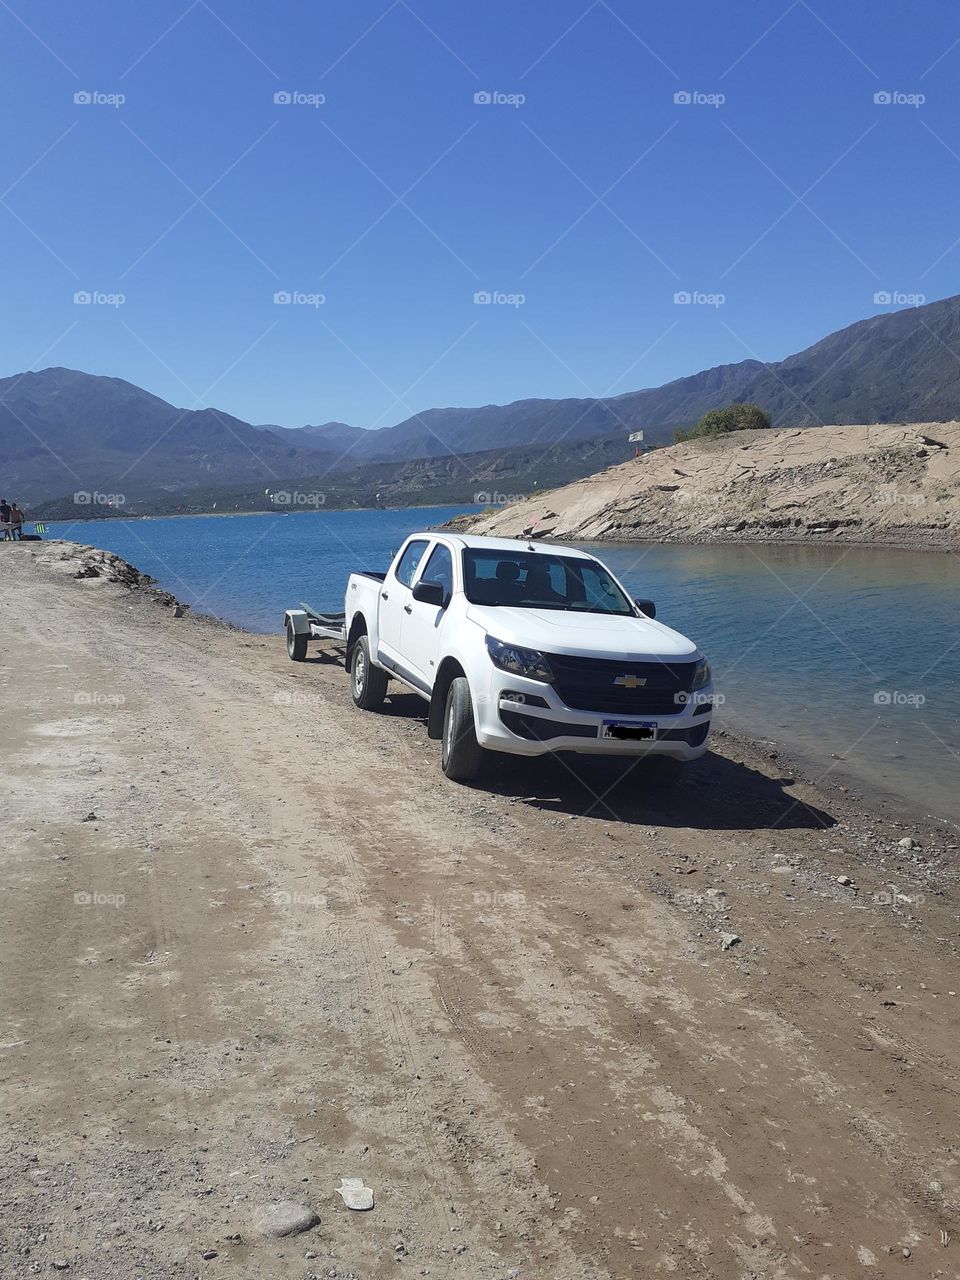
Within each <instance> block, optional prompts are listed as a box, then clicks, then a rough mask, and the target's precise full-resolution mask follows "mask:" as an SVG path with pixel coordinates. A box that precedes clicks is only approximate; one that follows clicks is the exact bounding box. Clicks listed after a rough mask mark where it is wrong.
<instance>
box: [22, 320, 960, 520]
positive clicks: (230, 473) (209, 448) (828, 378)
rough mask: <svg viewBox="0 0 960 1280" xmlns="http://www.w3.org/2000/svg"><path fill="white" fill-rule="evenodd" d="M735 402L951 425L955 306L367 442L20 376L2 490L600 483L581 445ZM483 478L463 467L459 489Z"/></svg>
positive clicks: (834, 419) (606, 451) (431, 416)
mask: <svg viewBox="0 0 960 1280" xmlns="http://www.w3.org/2000/svg"><path fill="white" fill-rule="evenodd" d="M734 400H751V401H755V402H757V403H758V404H761V405H762V406H763V407H764V408H765V409H766V410H767V411H768V412H769V413H770V414H771V416H772V418H773V421H774V424H775V425H777V426H815V425H822V424H824V423H828V424H837V425H844V424H851V423H872V422H898V421H899V422H903V421H924V422H936V421H948V420H952V419H955V418H957V417H958V416H960V297H952V298H946V299H943V300H941V301H939V302H933V303H929V304H927V305H925V306H922V307H911V308H909V309H907V310H904V311H897V312H884V313H883V314H880V315H877V316H874V317H871V318H870V319H867V320H862V321H860V322H859V323H857V324H854V325H850V326H849V327H847V328H845V329H841V330H839V331H838V332H836V333H833V334H830V335H829V336H828V337H826V338H824V339H823V340H822V341H820V342H818V343H816V344H815V345H814V346H812V347H809V348H808V349H807V350H805V351H802V352H800V353H799V354H797V355H793V356H790V357H788V358H787V359H785V360H781V361H776V362H771V363H764V362H761V361H758V360H745V361H742V362H740V363H738V364H729V365H721V366H719V367H717V368H713V369H707V370H704V371H703V372H701V373H697V374H693V375H692V376H690V377H685V378H680V379H677V380H675V381H673V382H669V383H666V384H665V385H664V386H661V387H656V388H648V389H645V390H641V391H634V392H629V393H627V394H625V395H620V396H616V397H612V398H608V399H596V400H591V399H563V400H542V399H537V400H519V401H516V402H515V403H513V404H508V405H486V406H483V407H480V408H445V409H444V408H435V409H427V410H425V411H424V412H422V413H418V414H415V415H413V416H412V417H410V418H407V419H406V420H405V421H403V422H400V423H398V424H397V425H396V426H392V427H384V428H380V429H378V430H369V431H367V430H364V429H362V428H359V427H354V426H350V425H348V424H346V423H341V422H328V423H323V424H321V425H311V426H303V427H293V428H291V427H281V426H273V425H267V426H254V425H252V424H250V423H247V422H244V421H242V420H241V419H239V418H236V417H234V416H232V415H231V414H228V413H225V412H223V411H222V410H218V409H215V408H202V409H189V410H184V409H178V408H176V407H174V406H173V405H171V404H169V403H167V401H165V400H162V399H160V398H159V397H158V396H155V395H152V394H151V393H150V392H148V391H144V390H142V389H141V388H139V387H136V386H134V385H133V384H132V383H129V382H125V381H123V380H122V379H120V378H111V377H102V376H96V375H92V374H87V373H82V372H80V371H77V370H72V369H62V368H52V369H43V370H40V371H38V372H27V373H22V374H18V375H16V376H14V377H11V378H6V379H3V380H0V477H2V480H0V489H2V491H3V492H4V493H6V494H7V495H8V496H11V497H16V498H18V499H19V500H20V501H22V502H27V503H29V504H36V503H38V502H40V501H43V500H46V499H53V498H58V497H60V496H62V495H64V494H69V493H73V492H76V491H78V490H81V491H82V490H86V491H98V492H108V493H109V492H119V493H122V494H124V495H125V496H126V497H127V499H128V501H129V499H130V498H131V497H133V498H135V499H137V500H146V499H152V500H153V504H154V505H156V503H157V502H163V501H167V502H168V503H169V502H170V501H172V500H173V498H174V497H176V498H178V499H179V498H187V499H190V498H191V496H192V497H194V498H195V497H197V496H198V495H200V494H201V493H202V494H204V495H210V494H213V493H216V492H217V491H218V490H224V491H226V490H228V489H231V490H234V489H236V488H237V487H238V486H240V487H244V486H245V487H247V488H249V487H250V486H251V485H252V486H253V487H254V488H256V487H257V486H266V487H270V486H274V487H282V486H284V485H289V484H291V483H295V482H297V481H298V480H301V479H303V478H306V477H313V478H316V477H322V476H324V475H327V476H329V475H331V474H332V475H333V476H334V477H335V478H336V482H337V484H338V485H341V486H342V487H344V488H345V489H352V490H357V491H360V490H364V491H365V490H366V488H368V487H369V486H368V485H367V484H366V482H365V481H364V479H363V477H364V476H365V475H366V474H367V469H368V468H370V467H371V466H372V465H374V464H375V473H376V477H377V483H378V484H379V483H382V484H384V485H387V486H388V487H389V485H390V478H391V475H392V474H394V472H392V471H391V464H393V468H394V470H395V471H396V474H397V475H399V474H400V472H402V471H403V469H404V468H407V472H409V464H410V463H411V461H416V460H418V459H425V460H429V459H434V460H436V459H444V458H448V459H449V458H456V457H459V456H460V455H471V456H472V455H484V456H486V457H487V459H488V462H489V459H490V458H491V457H497V456H500V457H502V460H503V462H504V463H505V464H506V465H505V467H500V468H499V473H500V479H501V480H502V481H503V485H502V486H501V487H506V486H508V485H509V483H510V477H511V474H515V473H516V471H517V468H513V467H512V464H511V458H512V457H513V456H514V453H515V451H519V454H518V455H517V463H518V467H519V466H520V465H521V464H520V459H521V457H522V469H523V470H524V473H525V474H526V476H527V477H529V475H530V473H531V466H530V462H531V458H532V457H535V455H536V450H537V449H544V448H548V447H549V449H550V453H551V457H552V459H553V462H554V468H553V469H554V470H555V471H557V473H558V474H560V473H563V478H573V476H574V474H575V473H576V471H577V468H578V467H588V468H589V469H594V470H595V469H596V465H595V464H596V455H595V451H594V450H592V449H587V450H584V449H582V448H581V447H580V446H581V444H582V442H584V441H594V440H595V441H601V440H602V441H603V442H604V447H603V449H602V450H601V454H602V456H603V457H604V458H606V457H608V456H610V455H611V452H612V455H613V456H612V457H611V460H617V458H616V447H615V445H614V442H615V441H616V440H617V439H618V438H619V440H620V441H621V442H622V451H621V453H620V456H621V457H626V456H628V455H629V453H630V451H631V447H630V446H629V445H628V444H627V441H626V436H627V435H628V434H629V433H630V432H632V431H636V430H640V429H642V430H643V431H644V439H645V442H646V443H647V444H648V445H656V444H663V443H667V442H669V441H670V440H672V438H673V434H674V431H675V430H676V429H677V428H678V427H685V426H689V425H691V424H692V423H694V422H696V421H697V419H698V418H699V417H700V416H701V415H702V414H703V413H705V412H706V411H707V410H708V409H712V408H716V407H718V406H722V405H724V404H728V403H730V402H731V401H734ZM565 450H567V451H568V452H567V453H565ZM590 458H593V466H592V467H591V466H590V464H589V462H588V459H590ZM464 462H465V463H467V464H469V459H464ZM460 469H461V470H462V467H461V468H460ZM487 469H488V470H489V467H488V468H487ZM571 469H572V470H571ZM434 470H435V469H434ZM455 470H456V469H455ZM429 472H430V468H420V473H421V474H428V473H429ZM568 472H570V474H567V473H568ZM373 474H374V473H373V472H371V473H370V475H371V478H372V476H373ZM405 474H406V473H405ZM451 474H452V473H451ZM582 474H586V472H585V471H583V472H582ZM477 475H478V473H477V472H476V471H475V469H474V470H472V469H471V467H470V465H467V466H466V472H465V473H464V477H463V479H464V483H469V482H470V481H471V479H472V480H474V481H475V480H476V479H477ZM334 487H335V488H336V485H335V486H334ZM528 487H532V482H531V481H529V479H528ZM458 500H459V499H458Z"/></svg>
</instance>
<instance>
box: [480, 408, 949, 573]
mask: <svg viewBox="0 0 960 1280" xmlns="http://www.w3.org/2000/svg"><path fill="white" fill-rule="evenodd" d="M470 529H471V532H474V533H489V534H498V535H501V536H508V537H516V536H533V535H535V536H537V537H555V538H567V539H569V538H578V539H584V540H591V539H610V540H615V541H632V540H639V539H655V540H658V541H678V542H722V541H736V542H743V541H789V542H795V541H816V542H858V543H877V544H889V545H899V546H917V547H942V548H953V547H956V546H958V545H960V424H958V423H956V422H951V423H946V424H944V423H932V424H925V423H922V424H914V425H911V426H863V427H821V428H817V429H815V430H805V431H802V430H789V429H788V430H779V431H744V432H738V433H736V434H735V435H732V436H727V437H725V438H721V439H718V440H712V441H696V442H691V443H687V444H681V445H673V446H672V447H670V448H667V449H659V450H656V451H654V452H651V453H647V454H644V455H643V456H641V457H639V458H635V459H631V460H630V461H629V462H625V463H623V464H622V465H621V466H617V467H611V468H610V469H609V470H607V471H603V472H600V473H599V474H597V475H594V476H588V477H587V478H586V479H585V480H579V481H577V482H576V483H574V484H570V485H566V486H565V487H564V488H562V489H554V490H552V491H551V492H548V493H542V494H538V495H537V496H535V497H531V498H527V499H525V500H524V501H523V502H519V503H516V504H514V505H513V506H510V507H506V508H504V509H503V510H501V511H497V512H495V513H494V514H492V515H486V516H480V517H478V518H476V519H475V520H473V521H471V522H470Z"/></svg>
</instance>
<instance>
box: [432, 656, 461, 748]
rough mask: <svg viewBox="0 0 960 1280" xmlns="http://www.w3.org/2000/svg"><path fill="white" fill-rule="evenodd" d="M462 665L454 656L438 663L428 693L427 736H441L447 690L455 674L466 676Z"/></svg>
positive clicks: (455, 676)
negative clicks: (431, 690) (431, 689)
mask: <svg viewBox="0 0 960 1280" xmlns="http://www.w3.org/2000/svg"><path fill="white" fill-rule="evenodd" d="M466 674H467V673H466V672H465V671H464V669H463V667H462V666H461V665H460V663H459V662H458V661H457V659H456V658H451V657H447V658H444V660H443V661H442V662H441V663H440V667H439V669H438V671H437V678H436V680H434V682H433V692H432V693H431V695H430V711H429V713H428V715H427V737H428V738H436V739H439V738H442V737H443V713H444V711H445V710H446V706H447V690H448V689H449V688H450V685H451V683H452V682H453V681H454V680H455V679H456V678H457V676H466Z"/></svg>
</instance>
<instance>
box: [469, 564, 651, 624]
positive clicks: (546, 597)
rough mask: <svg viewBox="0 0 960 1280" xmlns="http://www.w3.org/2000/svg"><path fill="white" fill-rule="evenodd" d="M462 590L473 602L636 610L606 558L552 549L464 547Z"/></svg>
mask: <svg viewBox="0 0 960 1280" xmlns="http://www.w3.org/2000/svg"><path fill="white" fill-rule="evenodd" d="M463 582H464V591H465V593H466V597H467V599H468V600H469V601H470V602H471V604H487V605H489V604H493V605H510V606H512V607H513V608H520V609H573V610H577V611H579V612H581V613H616V614H620V615H621V616H631V615H634V614H635V613H636V610H635V609H634V607H633V603H632V601H630V600H628V599H627V597H626V596H625V595H624V594H623V592H622V591H621V590H620V588H619V587H618V586H617V584H616V583H615V582H614V580H613V578H611V576H610V574H609V573H608V572H607V571H606V569H605V568H604V567H603V565H602V564H599V563H598V562H597V561H596V560H586V559H581V558H579V557H576V556H564V555H560V554H559V553H554V552H552V551H531V552H529V553H526V552H523V551H519V550H518V551H513V550H510V551H486V550H483V551H481V550H478V549H475V548H471V547H468V548H467V549H466V550H465V551H464V553H463Z"/></svg>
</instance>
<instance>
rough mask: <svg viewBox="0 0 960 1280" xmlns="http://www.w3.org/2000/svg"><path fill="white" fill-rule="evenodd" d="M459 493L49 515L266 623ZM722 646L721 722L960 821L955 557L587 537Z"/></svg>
mask: <svg viewBox="0 0 960 1280" xmlns="http://www.w3.org/2000/svg"><path fill="white" fill-rule="evenodd" d="M463 509H464V508H462V507H458V508H455V509H453V508H450V509H448V508H429V509H419V510H402V511H344V512H316V513H313V512H311V513H309V514H296V515H283V516H281V515H273V514H269V515H262V516H234V517H221V518H208V517H197V516H184V517H178V518H174V519H164V520H159V519H158V520H130V521H116V522H107V521H103V522H97V523H94V522H88V523H83V524H73V525H65V524H51V525H49V526H48V529H49V533H48V536H49V537H62V538H71V539H73V540H74V541H78V542H91V543H93V544H94V545H96V546H98V547H103V548H105V549H107V550H110V551H115V552H117V553H118V554H119V555H121V556H123V557H124V559H126V560H129V561H130V562H131V563H133V564H135V565H137V567H138V568H140V569H143V570H144V571H146V572H147V573H150V574H152V575H153V577H155V578H156V579H157V580H158V582H159V583H160V585H161V586H163V587H165V588H166V589H167V590H169V591H171V592H173V593H174V595H176V596H177V597H179V598H180V599H182V600H184V601H185V602H186V603H188V604H190V605H191V606H192V607H193V608H195V609H200V610H203V611H205V612H208V613H211V614H215V615H217V616H218V617H222V618H226V619H227V620H229V621H231V622H235V623H238V624H241V625H243V626H246V627H249V628H251V629H252V630H256V631H262V632H277V631H279V630H280V627H281V623H282V619H283V610H284V608H286V607H287V606H289V605H291V604H294V605H295V604H297V603H299V602H300V601H302V600H305V601H307V602H308V603H310V604H312V605H313V606H314V607H315V608H318V609H330V610H334V611H337V610H339V609H341V608H342V602H343V587H344V582H345V580H346V576H347V574H348V573H349V572H350V571H351V570H352V569H356V568H366V569H383V568H385V567H386V565H387V563H388V561H389V559H390V556H391V553H392V552H393V551H394V550H395V548H396V547H397V546H398V545H399V544H400V542H402V540H403V539H404V537H406V535H407V534H408V533H411V532H413V531H414V530H416V529H420V528H424V527H426V526H429V525H434V524H439V523H440V522H441V521H443V520H445V519H448V518H449V517H450V516H451V515H454V514H458V513H459V512H461V511H463ZM590 549H592V550H594V551H596V553H597V554H598V555H600V556H601V557H602V558H603V559H605V560H606V561H607V562H608V563H609V564H610V566H611V568H612V569H613V570H614V571H615V572H616V573H617V574H618V576H620V577H621V578H622V579H623V581H624V582H625V583H626V584H627V585H628V586H629V587H630V589H631V590H632V592H633V593H634V595H640V596H649V597H651V598H653V599H654V600H655V601H656V603H657V607H658V613H659V616H660V617H661V618H662V619H663V621H665V622H667V623H668V624H670V625H671V626H675V627H676V628H677V629H678V630H680V631H682V632H684V633H685V634H687V635H689V636H691V637H692V638H693V639H694V640H696V641H697V643H698V644H699V645H700V646H701V648H702V649H703V651H704V652H705V653H706V654H707V656H708V657H709V658H710V660H711V663H712V665H713V669H714V679H715V684H716V687H717V690H718V692H719V694H720V695H721V696H722V697H723V698H724V702H723V705H722V707H721V709H720V713H719V722H720V723H723V722H726V723H728V724H729V725H730V726H731V727H732V728H734V729H738V730H740V731H743V732H746V733H749V734H752V735H753V736H755V737H764V738H770V739H774V740H776V741H777V742H780V743H782V744H783V745H784V746H786V747H787V748H790V749H793V750H794V751H797V752H798V753H800V754H801V755H802V756H803V757H804V758H805V760H806V761H807V762H808V763H809V765H810V767H811V769H812V771H813V776H814V777H816V776H818V775H819V774H822V773H824V772H826V771H828V770H829V771H830V774H831V777H839V778H843V779H846V780H852V781H853V782H856V783H860V784H861V785H864V786H867V787H868V788H882V789H883V790H886V791H888V792H889V793H891V794H892V795H893V796H895V797H898V798H899V799H900V800H901V801H902V802H904V803H905V807H907V808H908V809H909V810H911V811H914V812H916V811H920V812H923V813H927V814H932V815H935V816H936V817H939V818H942V819H945V820H947V821H948V822H950V823H952V824H953V825H960V590H958V588H960V559H958V557H956V556H953V555H949V554H934V553H924V552H907V551H903V552H901V551H880V550H871V549H849V550H843V549H838V548H827V547H777V546H759V547H737V546H721V547H716V546H714V547H682V546H662V545H652V546H651V545H637V546H623V545H620V546H617V545H604V546H597V547H593V548H590Z"/></svg>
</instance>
